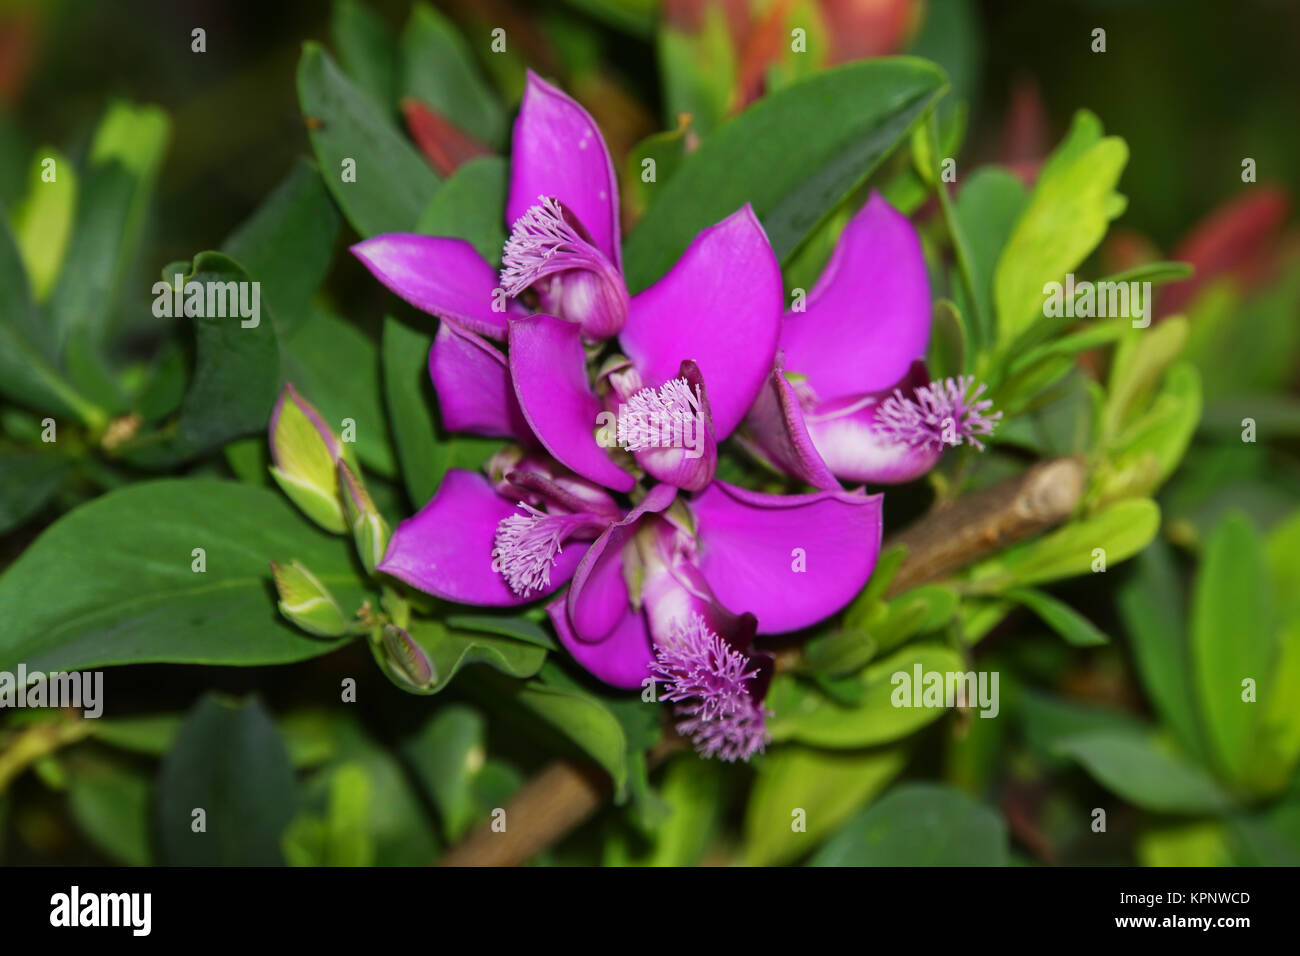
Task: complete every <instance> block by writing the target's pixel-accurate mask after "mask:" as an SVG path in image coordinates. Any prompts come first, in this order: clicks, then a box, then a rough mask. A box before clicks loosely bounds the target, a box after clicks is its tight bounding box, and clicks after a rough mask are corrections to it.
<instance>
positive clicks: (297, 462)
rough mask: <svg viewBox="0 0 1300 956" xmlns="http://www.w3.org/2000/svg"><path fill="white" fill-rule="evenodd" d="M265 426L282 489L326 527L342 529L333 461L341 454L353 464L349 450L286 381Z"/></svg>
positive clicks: (273, 473) (274, 474)
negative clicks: (267, 427)
mask: <svg viewBox="0 0 1300 956" xmlns="http://www.w3.org/2000/svg"><path fill="white" fill-rule="evenodd" d="M268 431H269V437H270V445H271V461H272V463H273V464H272V466H271V477H273V478H274V479H275V482H276V484H278V485H279V486H280V490H281V491H283V492H284V493H285V494H286V495H288V496H289V499H290V500H291V501H292V502H293V503H294V504H295V505H297V506H298V507H299V508H300V509H301V510H302V512H303V514H305V515H306V516H307V517H309V518H311V520H312V521H314V522H316V524H318V525H320V526H321V527H322V528H324V529H325V530H326V531H329V532H332V533H334V534H343V533H344V532H345V531H346V530H347V524H346V522H345V520H344V519H345V516H344V514H343V502H342V501H341V499H340V496H339V481H338V474H337V471H336V469H335V466H336V464H337V463H338V462H339V461H340V460H345V461H347V462H348V463H349V464H350V465H352V467H353V468H355V467H356V464H355V462H354V461H353V460H352V455H351V451H350V450H349V449H348V448H347V446H346V445H344V444H343V443H342V442H340V441H339V439H338V437H337V436H336V435H335V434H334V433H333V432H332V431H330V428H329V426H328V425H326V424H325V420H324V419H323V418H321V415H320V412H318V411H316V409H315V408H313V407H312V406H311V404H310V403H309V402H307V401H306V399H304V398H303V397H302V396H301V395H299V394H298V392H297V390H296V389H295V388H294V387H293V386H292V385H291V384H288V383H286V384H285V386H284V390H283V391H282V392H281V393H280V398H279V400H277V401H276V403H275V410H274V411H273V412H272V413H271V424H270V428H269V430H268Z"/></svg>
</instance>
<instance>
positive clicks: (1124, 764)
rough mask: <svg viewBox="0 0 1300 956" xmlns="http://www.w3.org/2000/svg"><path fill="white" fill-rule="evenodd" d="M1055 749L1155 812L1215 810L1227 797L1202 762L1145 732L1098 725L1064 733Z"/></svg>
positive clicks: (1226, 804) (1221, 807)
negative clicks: (1065, 735)
mask: <svg viewBox="0 0 1300 956" xmlns="http://www.w3.org/2000/svg"><path fill="white" fill-rule="evenodd" d="M1056 750H1057V752H1058V753H1060V754H1063V755H1065V756H1068V757H1072V758H1073V759H1075V760H1077V761H1078V762H1079V763H1080V764H1081V765H1082V766H1083V767H1084V768H1085V769H1086V770H1087V771H1088V772H1089V773H1090V774H1092V776H1093V777H1094V778H1096V780H1097V781H1098V782H1099V783H1101V784H1102V785H1103V786H1105V787H1107V788H1108V789H1110V790H1113V791H1114V792H1115V793H1117V794H1119V795H1120V796H1121V797H1123V798H1124V799H1125V800H1128V801H1130V802H1131V803H1134V804H1136V805H1137V806H1139V807H1142V808H1144V809H1147V810H1155V811H1157V812H1160V813H1187V814H1197V813H1220V812H1222V811H1224V810H1227V809H1228V808H1229V807H1231V805H1232V801H1231V798H1230V797H1229V796H1228V795H1227V793H1225V792H1224V791H1223V789H1222V788H1221V787H1220V786H1219V785H1218V784H1217V783H1216V782H1215V781H1214V778H1213V777H1211V776H1210V775H1209V774H1208V773H1207V772H1206V771H1205V770H1204V769H1203V768H1201V767H1200V766H1198V765H1196V764H1194V763H1191V762H1190V761H1188V760H1187V759H1186V758H1185V757H1182V756H1181V755H1179V754H1178V753H1176V752H1175V751H1174V750H1173V748H1172V747H1169V746H1167V745H1163V744H1162V743H1161V742H1160V741H1158V740H1157V739H1156V738H1155V737H1154V736H1153V735H1152V734H1150V733H1149V732H1142V731H1120V730H1115V729H1111V730H1097V731H1089V732H1084V733H1081V734H1077V735H1075V736H1072V737H1066V738H1065V739H1063V740H1060V741H1058V742H1057V744H1056Z"/></svg>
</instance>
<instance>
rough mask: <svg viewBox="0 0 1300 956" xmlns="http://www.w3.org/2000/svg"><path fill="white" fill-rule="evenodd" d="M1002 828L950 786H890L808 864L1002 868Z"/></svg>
mask: <svg viewBox="0 0 1300 956" xmlns="http://www.w3.org/2000/svg"><path fill="white" fill-rule="evenodd" d="M1007 852H1008V845H1007V827H1006V824H1005V823H1003V822H1002V818H1001V817H1000V816H998V814H997V813H995V812H994V811H993V810H991V809H989V808H988V807H986V806H985V805H984V804H982V803H978V802H976V801H975V800H973V799H971V797H970V796H968V795H967V794H964V793H962V792H961V791H960V790H954V789H952V788H951V787H939V786H934V785H933V784H921V783H916V784H905V785H903V786H900V787H895V788H894V789H893V790H891V791H890V792H889V793H888V794H886V795H885V796H884V797H882V798H881V799H880V800H879V801H877V802H876V803H875V804H873V805H872V806H870V807H868V808H867V809H866V810H863V811H862V812H861V813H859V814H858V815H857V816H856V817H854V818H853V819H852V820H850V821H849V822H848V823H847V824H845V826H844V827H843V828H841V830H840V831H839V832H838V833H836V834H835V836H833V837H831V839H829V840H827V841H826V844H825V845H824V846H823V847H822V848H821V849H820V850H818V851H817V854H816V855H815V856H814V857H813V858H812V859H811V860H809V861H808V865H809V866H1006V865H1007Z"/></svg>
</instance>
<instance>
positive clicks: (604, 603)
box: [568, 485, 677, 643]
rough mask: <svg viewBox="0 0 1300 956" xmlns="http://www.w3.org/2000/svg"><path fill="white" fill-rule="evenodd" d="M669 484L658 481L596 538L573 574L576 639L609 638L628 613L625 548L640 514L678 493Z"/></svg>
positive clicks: (570, 599)
mask: <svg viewBox="0 0 1300 956" xmlns="http://www.w3.org/2000/svg"><path fill="white" fill-rule="evenodd" d="M676 494H677V489H675V488H673V487H672V486H670V485H655V486H654V487H653V488H651V489H650V491H649V492H648V493H647V494H646V496H645V498H643V499H642V501H641V503H640V504H638V505H637V506H636V507H635V508H633V509H632V510H631V511H629V512H628V513H627V517H626V518H624V519H623V520H622V521H620V522H618V523H617V524H614V525H611V526H610V527H609V528H607V529H606V530H605V532H604V533H603V534H602V535H601V536H600V537H599V538H597V539H596V540H595V542H594V543H593V544H592V545H591V547H590V548H588V549H587V553H586V555H585V556H584V559H583V560H582V562H580V563H579V565H578V567H577V569H576V570H575V572H574V574H573V586H572V587H570V588H569V594H568V617H569V624H570V626H571V627H572V630H573V635H574V638H575V639H576V640H579V641H583V642H586V643H595V642H598V641H603V640H606V639H608V637H609V635H610V633H611V632H612V631H613V629H614V628H615V627H617V626H618V623H619V621H620V620H621V619H622V616H623V615H624V614H625V613H627V609H628V607H629V604H630V597H629V595H628V590H627V580H626V578H625V577H624V575H623V550H624V548H625V547H626V546H627V545H628V544H629V543H630V542H631V540H632V537H633V536H634V535H635V534H636V532H637V528H638V526H639V524H640V522H641V518H642V516H643V515H646V514H654V513H657V512H660V511H663V510H664V509H665V508H667V507H668V506H669V505H670V504H672V502H673V499H674V498H675V497H676Z"/></svg>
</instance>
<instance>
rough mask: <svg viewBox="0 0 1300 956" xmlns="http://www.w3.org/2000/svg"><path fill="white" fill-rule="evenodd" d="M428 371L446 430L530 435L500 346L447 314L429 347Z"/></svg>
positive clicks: (521, 438) (527, 438)
mask: <svg viewBox="0 0 1300 956" xmlns="http://www.w3.org/2000/svg"><path fill="white" fill-rule="evenodd" d="M429 376H430V378H432V379H433V387H434V390H435V391H436V392H437V393H438V411H439V412H440V413H441V415H442V424H443V427H445V428H446V429H447V431H452V432H470V433H472V434H475V435H488V436H492V437H500V438H515V439H518V440H519V441H532V439H533V433H532V431H531V430H530V429H529V427H528V421H527V420H526V419H525V418H524V413H523V410H522V409H520V407H519V400H518V399H517V398H516V397H515V389H514V386H513V385H512V384H511V383H510V370H509V368H508V367H507V365H506V357H505V354H504V353H503V352H501V350H500V349H497V348H494V347H493V346H492V345H491V344H490V343H489V342H487V341H485V340H484V339H482V338H481V337H479V336H477V335H475V334H474V333H473V332H470V331H469V330H468V329H463V328H461V327H460V326H458V325H457V324H456V323H455V322H451V321H448V320H445V319H444V320H443V321H442V322H441V323H439V326H438V334H437V336H435V337H434V340H433V347H432V348H431V349H430V350H429Z"/></svg>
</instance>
